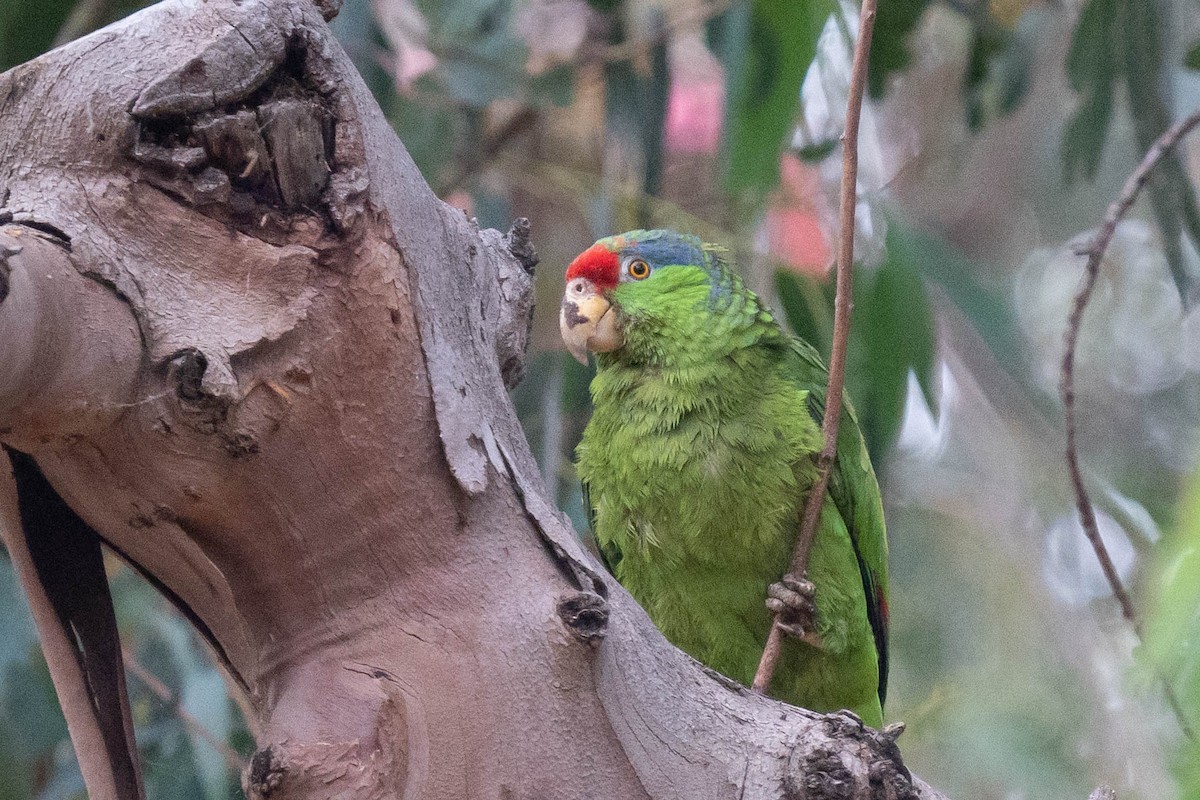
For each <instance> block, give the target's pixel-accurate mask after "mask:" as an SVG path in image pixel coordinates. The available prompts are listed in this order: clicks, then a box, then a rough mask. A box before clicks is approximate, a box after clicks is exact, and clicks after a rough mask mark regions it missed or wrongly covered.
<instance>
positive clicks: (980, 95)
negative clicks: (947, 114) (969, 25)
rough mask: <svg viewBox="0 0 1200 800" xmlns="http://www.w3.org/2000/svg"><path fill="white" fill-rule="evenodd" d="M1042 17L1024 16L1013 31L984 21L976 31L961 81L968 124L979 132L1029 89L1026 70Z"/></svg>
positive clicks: (1032, 13)
mask: <svg viewBox="0 0 1200 800" xmlns="http://www.w3.org/2000/svg"><path fill="white" fill-rule="evenodd" d="M1042 16H1043V14H1042V13H1041V12H1040V10H1038V9H1035V10H1033V11H1029V12H1026V14H1025V15H1023V16H1022V17H1021V21H1020V23H1019V24H1018V25H1017V27H1015V28H1012V29H1010V28H1007V27H1004V26H1002V25H999V24H997V23H995V22H994V21H992V20H990V19H985V20H984V21H983V22H981V23H980V24H979V25H977V26H976V28H975V38H974V41H973V43H972V47H971V57H970V59H969V61H968V65H967V74H966V79H965V80H964V81H963V97H964V100H965V101H966V107H967V122H968V124H969V125H970V126H971V128H972V129H973V130H978V129H979V128H982V127H983V126H984V125H986V124H987V123H988V122H990V121H991V120H993V119H998V118H1000V117H1003V116H1004V115H1006V114H1009V113H1011V112H1012V111H1014V110H1015V109H1016V108H1017V106H1019V105H1020V104H1021V101H1022V100H1023V99H1024V97H1025V93H1026V92H1027V91H1028V89H1029V69H1030V65H1031V64H1032V63H1033V60H1034V46H1035V40H1036V37H1037V33H1038V29H1039V28H1040V27H1041V18H1042Z"/></svg>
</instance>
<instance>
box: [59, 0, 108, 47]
mask: <svg viewBox="0 0 1200 800" xmlns="http://www.w3.org/2000/svg"><path fill="white" fill-rule="evenodd" d="M111 6H112V0H79V2H78V3H76V4H75V6H74V8H72V9H71V13H70V14H68V15H67V18H66V20H64V21H63V24H62V27H60V28H59V29H58V33H56V34H55V35H54V46H55V47H61V46H62V45H64V44H66V43H67V42H71V41H74V40H75V39H78V38H79V37H80V36H84V35H85V34H89V33H91V32H92V31H94V30H96V29H97V28H99V27H100V25H101V24H103V22H104V20H105V18H106V17H107V16H108V13H109V11H110V7H111Z"/></svg>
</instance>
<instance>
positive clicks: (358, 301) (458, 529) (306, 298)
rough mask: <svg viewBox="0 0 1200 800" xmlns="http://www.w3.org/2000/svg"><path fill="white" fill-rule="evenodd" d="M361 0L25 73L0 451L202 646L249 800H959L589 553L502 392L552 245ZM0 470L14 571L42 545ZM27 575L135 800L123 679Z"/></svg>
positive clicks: (298, 1) (166, 31)
mask: <svg viewBox="0 0 1200 800" xmlns="http://www.w3.org/2000/svg"><path fill="white" fill-rule="evenodd" d="M337 5H338V3H336V2H332V1H330V2H324V3H317V4H313V3H310V2H308V0H278V1H277V2H268V1H267V0H241V2H238V1H237V0H209V2H205V3H190V2H184V1H183V0H180V1H179V2H168V3H163V4H161V5H159V6H156V7H154V8H152V9H149V10H147V11H145V12H143V13H141V14H137V15H134V16H133V17H130V18H128V19H127V20H125V21H123V22H121V23H118V24H117V25H114V26H112V27H110V28H106V29H105V30H102V31H100V32H98V33H96V34H94V35H92V36H89V37H87V38H85V39H82V40H80V41H77V42H74V43H72V44H71V45H68V46H67V47H64V48H62V49H59V50H56V51H54V52H52V53H50V54H48V55H46V56H44V57H42V58H40V59H38V60H36V61H33V62H30V63H29V64H26V65H23V66H21V67H18V68H17V69H14V70H12V71H10V72H8V73H5V74H4V75H2V76H0V198H2V199H3V202H2V203H0V221H3V222H4V223H5V226H4V228H3V233H2V234H0V254H3V255H0V441H2V442H3V443H4V444H6V445H7V446H9V447H11V448H12V449H13V450H14V451H16V452H18V453H20V454H23V455H20V456H17V458H18V460H20V459H21V458H28V459H29V465H32V466H33V467H35V468H36V470H37V471H38V473H39V474H40V475H44V476H45V479H46V480H47V481H48V485H49V486H52V487H53V490H54V492H56V493H57V495H58V496H59V497H60V498H61V500H62V501H64V502H65V507H69V509H70V510H71V512H72V513H73V514H74V515H77V518H76V519H77V523H76V522H72V523H71V524H72V525H77V528H78V529H79V530H84V531H91V532H93V533H94V535H95V537H96V539H97V540H101V541H103V542H105V543H107V544H108V545H109V546H110V547H111V548H112V549H113V550H115V551H116V552H117V553H119V554H120V555H121V556H122V557H123V558H125V559H126V560H127V561H129V562H131V563H132V564H134V565H135V566H136V567H137V568H138V569H139V570H141V571H142V572H143V573H144V574H146V575H147V576H149V577H150V578H151V579H152V580H153V581H155V582H156V583H157V584H158V585H159V586H160V588H161V589H162V590H163V591H164V593H165V594H166V595H167V596H168V597H170V598H171V599H172V600H173V601H174V602H175V603H176V604H177V605H179V606H180V607H181V608H182V609H184V611H185V613H187V614H188V615H189V617H190V618H191V619H192V620H193V621H194V623H195V624H196V625H197V626H198V627H199V628H200V629H201V631H202V632H203V633H204V634H205V635H206V636H207V637H208V638H209V639H210V641H211V643H212V644H213V647H214V651H215V652H216V653H217V654H218V657H219V658H221V659H222V660H223V661H224V663H225V666H226V668H227V670H228V671H229V673H230V674H231V676H232V677H233V679H234V682H235V684H236V685H237V686H240V687H242V691H243V692H244V694H245V697H244V700H245V701H246V703H247V704H248V706H249V708H250V709H251V711H252V715H251V719H250V723H251V725H252V728H253V729H254V731H255V735H256V739H257V742H258V747H259V749H258V752H257V753H256V754H255V755H254V757H253V758H252V759H251V762H250V764H249V765H248V766H247V770H246V773H245V784H246V788H247V793H248V795H249V796H250V797H251V798H268V797H269V798H273V799H274V800H279V799H286V800H315V799H316V798H322V799H324V798H338V799H339V800H341V799H344V800H375V799H376V798H380V799H381V800H382V799H383V798H399V797H405V798H464V797H481V798H483V797H489V798H490V797H514V798H515V797H597V798H617V797H620V798H636V797H646V798H675V797H687V798H779V797H788V798H806V800H819V799H820V798H896V799H899V798H918V797H919V798H933V797H937V796H938V795H936V793H934V792H932V791H931V790H929V789H928V788H927V787H925V786H924V785H923V784H921V783H920V782H919V781H914V780H912V779H911V778H910V776H909V774H908V772H907V770H906V769H905V768H904V766H903V764H902V763H901V761H900V757H899V753H898V751H897V750H896V748H895V745H894V742H893V739H892V737H891V736H889V735H887V734H880V733H878V732H873V731H870V730H868V729H865V728H863V727H862V725H861V724H860V723H858V722H857V721H856V720H854V719H852V718H849V717H847V716H844V715H832V716H821V715H817V714H813V713H810V712H807V711H804V710H801V709H796V708H793V707H790V706H787V705H784V704H781V703H778V702H775V701H772V700H769V699H766V698H762V697H759V696H756V695H752V694H750V693H749V692H747V691H746V690H745V689H743V688H741V687H738V686H735V685H733V684H731V683H730V682H729V681H727V680H724V679H722V678H720V677H719V676H716V675H713V674H712V673H710V672H708V671H706V670H704V669H703V668H702V667H700V666H699V665H698V664H696V663H695V662H694V661H692V660H691V659H689V658H688V657H687V656H685V655H684V654H682V653H681V652H679V651H678V650H675V649H674V648H672V647H671V646H670V645H669V644H667V642H666V641H665V640H664V639H663V637H662V636H661V634H659V633H658V631H657V630H655V629H654V627H653V626H652V625H651V623H650V622H649V620H648V619H647V617H646V616H645V614H644V613H643V612H642V611H641V609H640V608H638V607H637V605H636V604H635V603H634V602H633V601H632V600H631V599H630V598H629V596H628V595H627V594H626V593H625V592H624V591H623V590H622V589H621V587H620V586H619V585H617V584H615V583H614V582H613V581H612V580H611V579H610V578H609V577H608V576H607V575H606V574H605V573H604V572H603V570H602V569H601V567H600V566H599V565H598V564H597V563H596V562H595V560H594V559H593V558H592V557H591V556H590V555H589V554H588V553H587V552H586V551H585V550H584V549H583V548H582V547H581V546H580V545H579V543H578V540H577V539H576V537H575V536H574V533H573V531H572V530H571V529H570V526H569V524H568V523H567V521H566V519H565V518H564V517H563V515H562V514H561V513H560V512H558V511H557V509H555V508H554V506H553V504H552V503H551V502H550V501H549V500H548V499H547V497H546V494H545V490H544V487H543V486H542V484H541V480H540V477H539V474H538V471H537V469H536V465H535V464H534V461H533V458H532V455H531V454H530V452H529V449H528V445H527V444H526V442H525V439H524V436H523V434H522V431H521V428H520V426H519V424H518V422H517V419H516V416H515V414H514V412H513V409H512V406H511V404H510V402H509V400H508V396H507V394H506V390H505V386H506V384H507V385H511V384H512V383H514V382H515V381H516V380H517V379H519V376H520V374H521V371H522V368H523V356H524V350H525V346H526V343H527V341H528V335H529V318H530V314H531V311H532V291H531V289H532V286H531V278H530V274H531V271H532V269H533V267H534V265H535V264H536V255H535V254H534V251H533V249H532V246H531V245H530V243H529V232H528V226H527V224H524V223H518V224H517V225H515V226H514V228H513V230H512V231H510V232H509V233H508V234H507V235H503V234H501V233H499V232H497V231H491V230H479V229H478V227H477V226H476V224H475V223H474V221H472V220H470V219H467V218H466V217H464V216H463V215H462V214H461V213H460V212H458V211H456V210H454V209H452V208H450V207H448V206H446V205H444V204H442V203H441V202H440V201H438V200H437V198H436V197H435V196H434V195H433V194H432V192H431V191H430V190H429V188H428V186H426V184H425V183H424V181H423V180H422V179H421V177H420V175H419V173H418V172H417V170H416V167H415V166H414V165H413V163H412V161H411V159H410V158H409V157H408V155H407V153H406V152H405V151H404V149H403V147H402V146H401V144H400V143H399V141H397V139H396V138H395V136H394V134H393V133H392V131H391V130H390V128H389V127H388V126H387V124H386V121H385V120H384V118H383V116H382V114H381V113H380V111H379V109H378V108H377V107H376V105H375V103H374V101H373V100H372V98H371V96H370V94H369V92H368V91H367V89H366V88H365V86H364V85H363V83H362V81H361V80H360V79H359V77H358V76H357V75H356V74H355V73H354V71H353V69H352V67H351V66H350V63H349V61H348V59H347V58H346V57H345V55H344V54H343V53H342V51H341V50H340V48H339V47H338V46H337V44H336V43H335V41H334V40H333V38H332V37H331V35H330V33H329V30H328V28H327V27H326V26H325V23H324V19H323V18H329V17H331V16H332V15H333V14H334V13H336V10H337ZM43 266H46V267H47V268H46V269H43ZM0 477H3V476H0ZM0 484H3V485H2V486H0V489H3V490H4V491H3V492H2V493H0V501H3V502H0V526H2V527H3V533H4V537H5V542H6V544H7V545H8V547H9V548H10V549H11V550H13V552H14V557H15V560H16V561H17V562H18V564H20V563H24V562H23V559H27V558H28V557H29V556H30V552H31V549H32V550H36V549H37V548H36V547H34V548H31V547H30V545H29V541H28V539H27V537H28V536H42V535H46V534H45V532H44V531H43V532H39V531H38V530H36V529H33V528H32V526H30V525H29V524H28V523H27V524H26V526H25V528H22V525H21V518H20V514H19V511H18V506H19V505H20V503H21V502H23V499H21V500H18V499H17V495H18V494H19V492H14V491H13V486H12V481H11V480H10V481H8V482H7V483H5V482H4V481H3V480H0ZM18 489H19V487H18ZM79 535H80V537H81V540H85V541H86V540H88V537H87V535H85V534H83V533H80V534H79ZM22 580H23V582H24V584H25V586H26V590H27V592H28V593H29V595H30V600H31V603H32V604H33V605H34V609H35V614H36V616H37V617H38V621H39V626H40V628H41V630H42V634H43V638H44V641H45V642H46V644H47V654H48V656H49V657H50V659H51V662H52V667H53V668H54V677H55V681H56V685H57V686H58V687H59V691H60V697H61V699H62V701H63V704H64V708H65V710H66V712H67V714H68V718H69V719H72V718H74V719H77V720H79V721H78V722H76V723H73V724H72V726H71V732H72V736H73V737H74V739H75V742H76V747H77V749H78V750H79V753H80V759H81V762H82V763H83V766H84V774H85V777H86V779H87V781H88V786H89V790H90V791H91V793H92V797H93V798H98V799H101V800H107V799H108V798H118V797H119V798H122V800H125V798H128V797H130V796H131V795H129V794H128V793H127V792H125V790H124V789H123V788H122V784H121V783H120V782H119V781H114V779H113V772H114V763H117V762H119V761H120V758H114V757H113V755H112V754H113V753H114V752H115V750H114V749H113V748H114V747H115V745H114V743H113V742H114V737H113V735H111V732H110V733H108V734H106V733H105V731H104V730H100V729H99V728H98V727H97V726H96V725H95V724H94V723H88V721H87V720H88V719H89V715H90V712H89V711H88V709H87V708H85V703H86V698H85V697H84V696H82V695H81V694H80V693H79V688H80V685H81V683H82V682H84V681H87V680H102V679H103V677H104V676H103V675H100V674H99V673H96V672H94V671H93V672H91V673H87V665H86V664H84V666H83V669H84V671H85V673H87V674H85V675H83V676H80V675H79V674H78V671H79V667H78V662H77V663H76V666H74V667H72V666H71V664H70V663H68V662H69V661H70V658H68V656H69V653H68V654H66V655H64V653H63V652H62V651H61V650H56V649H55V641H56V639H55V636H56V633H55V630H56V628H55V624H56V623H55V622H54V619H56V617H54V616H53V614H52V613H51V612H52V609H51V608H50V606H52V605H53V603H52V602H51V601H50V600H48V599H47V594H46V586H45V583H44V577H39V575H38V573H37V570H36V569H23V570H22ZM60 638H61V636H60ZM56 661H57V662H58V663H57V664H56V663H55V662H56ZM72 670H74V671H72ZM111 696H113V697H117V698H120V692H117V693H116V694H115V695H111ZM110 705H111V703H110ZM89 725H90V727H89ZM126 738H127V737H126ZM126 744H127V742H126ZM126 760H127V761H130V760H131V761H130V763H132V764H133V765H134V769H135V770H136V759H135V758H133V756H128V758H127V759H126Z"/></svg>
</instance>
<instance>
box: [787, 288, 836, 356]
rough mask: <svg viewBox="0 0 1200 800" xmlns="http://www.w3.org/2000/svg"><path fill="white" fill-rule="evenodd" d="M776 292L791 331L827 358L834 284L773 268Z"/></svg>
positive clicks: (830, 334)
mask: <svg viewBox="0 0 1200 800" xmlns="http://www.w3.org/2000/svg"><path fill="white" fill-rule="evenodd" d="M775 292H776V294H777V295H778V296H779V305H780V306H781V307H782V308H783V316H784V319H785V320H786V321H787V324H788V327H789V328H791V329H792V333H794V334H796V335H797V336H799V337H800V338H801V339H803V340H804V341H806V342H808V343H809V344H811V345H812V346H813V347H815V348H817V352H819V353H820V354H821V358H823V359H825V360H826V361H827V362H828V361H829V350H830V347H831V337H832V334H833V285H832V283H831V282H829V281H817V280H814V279H813V278H811V277H809V276H808V275H798V274H796V273H795V272H793V271H791V270H788V269H780V270H776V271H775Z"/></svg>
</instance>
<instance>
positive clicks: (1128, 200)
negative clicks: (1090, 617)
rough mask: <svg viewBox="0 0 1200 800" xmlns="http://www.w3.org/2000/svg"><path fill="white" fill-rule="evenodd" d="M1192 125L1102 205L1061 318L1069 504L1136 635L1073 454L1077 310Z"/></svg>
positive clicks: (1180, 126)
mask: <svg viewBox="0 0 1200 800" xmlns="http://www.w3.org/2000/svg"><path fill="white" fill-rule="evenodd" d="M1197 125H1200V109H1197V110H1196V111H1194V112H1192V113H1191V114H1190V115H1189V116H1187V117H1185V118H1183V119H1181V120H1180V121H1179V122H1177V123H1175V124H1174V125H1172V126H1171V127H1170V128H1168V129H1167V130H1166V131H1165V132H1164V133H1163V134H1162V135H1161V136H1159V137H1158V139H1157V140H1155V142H1154V144H1153V145H1151V146H1150V149H1149V150H1147V151H1146V155H1145V156H1143V157H1142V162H1141V163H1140V164H1138V166H1137V169H1135V170H1134V171H1133V173H1132V174H1131V175H1130V176H1129V179H1128V180H1126V181H1125V186H1124V188H1123V189H1122V190H1121V194H1120V195H1119V196H1118V197H1117V199H1116V200H1114V201H1113V202H1112V204H1111V205H1109V207H1108V210H1107V211H1106V212H1105V214H1104V224H1103V225H1101V226H1100V232H1099V233H1097V234H1096V238H1095V239H1093V240H1092V242H1091V243H1090V244H1089V245H1088V246H1087V247H1085V248H1083V249H1082V250H1080V251H1079V255H1086V256H1087V257H1088V260H1087V266H1086V267H1085V272H1084V278H1083V285H1082V286H1080V287H1079V292H1078V293H1077V294H1076V295H1075V302H1074V304H1073V306H1072V308H1071V315H1070V317H1068V319H1067V332H1066V335H1065V337H1064V339H1065V341H1066V352H1065V353H1064V354H1063V360H1062V372H1061V377H1060V380H1059V394H1060V396H1061V397H1062V403H1063V414H1064V416H1065V418H1066V427H1067V453H1066V456H1067V471H1068V472H1069V473H1070V476H1071V484H1072V486H1073V487H1074V490H1075V505H1076V507H1077V508H1078V509H1079V520H1080V523H1081V524H1082V525H1083V532H1084V535H1086V536H1087V539H1088V542H1090V543H1091V545H1092V549H1093V550H1094V551H1095V553H1096V559H1097V560H1098V561H1099V562H1100V568H1101V569H1102V570H1103V571H1104V577H1105V578H1106V579H1107V580H1108V584H1109V586H1110V587H1111V588H1112V593H1113V596H1114V597H1116V599H1117V602H1118V603H1119V604H1120V606H1121V614H1122V615H1124V617H1125V619H1126V620H1128V622H1129V624H1130V625H1131V626H1132V627H1133V630H1134V633H1136V634H1137V637H1138V639H1139V640H1140V639H1141V638H1142V624H1141V621H1140V620H1139V619H1138V616H1137V611H1136V610H1135V609H1134V607H1133V600H1132V599H1131V598H1130V596H1129V592H1128V591H1127V590H1126V588H1125V585H1124V584H1123V583H1122V582H1121V577H1120V576H1119V575H1118V574H1117V569H1116V567H1115V566H1114V565H1113V561H1112V558H1111V557H1110V556H1109V554H1108V548H1106V547H1105V546H1104V540H1103V539H1101V538H1100V528H1099V526H1098V524H1097V522H1096V511H1095V509H1094V508H1093V507H1092V500H1091V497H1090V496H1089V494H1088V490H1087V487H1085V486H1084V484H1083V474H1082V472H1081V471H1080V469H1079V453H1078V448H1077V445H1076V436H1075V434H1076V429H1075V427H1076V426H1075V348H1076V345H1077V344H1078V343H1079V331H1080V329H1081V328H1082V326H1083V312H1084V311H1085V310H1086V309H1087V304H1088V301H1089V300H1091V297H1092V290H1093V289H1095V287H1096V278H1097V277H1098V276H1099V274H1100V263H1101V262H1102V261H1103V260H1104V253H1105V251H1106V250H1107V249H1108V245H1109V242H1110V241H1112V237H1113V234H1114V233H1115V232H1116V229H1117V223H1118V222H1120V221H1121V219H1122V218H1124V216H1125V214H1126V213H1128V212H1129V209H1130V208H1131V207H1132V206H1133V204H1134V202H1135V201H1136V200H1137V198H1138V195H1139V194H1140V193H1141V191H1142V189H1143V187H1145V185H1146V181H1147V180H1148V179H1149V177H1150V173H1151V172H1152V171H1153V170H1154V168H1155V167H1156V166H1158V164H1159V162H1160V161H1162V159H1163V157H1164V156H1166V154H1167V153H1168V152H1170V151H1171V149H1172V148H1173V147H1175V145H1176V144H1178V142H1179V140H1180V139H1182V138H1183V137H1184V135H1186V134H1187V132H1188V131H1190V130H1191V129H1192V128H1194V127H1196V126H1197ZM1163 689H1164V691H1165V693H1166V697H1167V702H1168V703H1169V704H1170V705H1171V708H1172V709H1173V710H1174V712H1175V716H1176V717H1177V718H1178V720H1179V727H1180V728H1182V729H1183V732H1184V733H1185V734H1186V735H1187V736H1188V738H1193V739H1194V738H1195V735H1194V733H1193V732H1192V728H1191V725H1190V724H1189V723H1188V721H1187V718H1186V716H1185V715H1184V713H1183V709H1182V708H1181V707H1180V705H1179V700H1178V698H1176V697H1175V692H1174V690H1173V689H1172V688H1171V685H1170V683H1169V682H1167V681H1166V680H1165V679H1164V680H1163Z"/></svg>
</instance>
